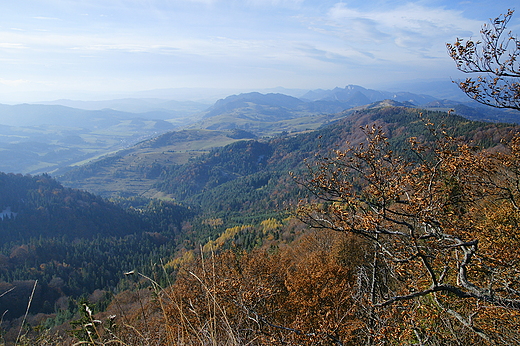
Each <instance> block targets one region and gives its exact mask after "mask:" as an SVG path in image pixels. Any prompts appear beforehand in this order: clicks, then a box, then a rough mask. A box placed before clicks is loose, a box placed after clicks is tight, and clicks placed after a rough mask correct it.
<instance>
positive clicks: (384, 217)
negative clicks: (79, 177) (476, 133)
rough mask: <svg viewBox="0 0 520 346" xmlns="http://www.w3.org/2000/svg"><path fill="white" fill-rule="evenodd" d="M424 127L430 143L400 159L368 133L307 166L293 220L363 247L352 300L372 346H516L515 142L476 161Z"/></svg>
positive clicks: (518, 158)
mask: <svg viewBox="0 0 520 346" xmlns="http://www.w3.org/2000/svg"><path fill="white" fill-rule="evenodd" d="M429 126H430V127H431V128H432V133H434V134H435V135H436V137H437V140H436V142H435V143H428V145H423V144H421V143H419V141H418V140H417V139H415V138H411V139H410V150H409V152H408V154H407V155H406V157H404V156H401V155H398V154H396V153H395V152H393V151H392V150H391V149H390V146H389V144H388V140H387V138H386V137H385V135H384V133H383V131H382V129H381V128H378V127H375V126H373V127H366V128H365V133H366V135H367V141H366V142H364V143H362V144H360V145H358V146H355V147H352V148H351V149H349V150H346V151H339V150H338V151H334V152H333V153H332V155H330V157H322V158H321V159H319V160H317V162H316V163H315V164H309V165H308V167H309V176H308V177H307V178H306V179H305V180H304V181H303V184H304V185H305V186H306V187H307V188H308V190H309V191H310V192H311V195H313V196H314V197H317V200H315V202H314V203H309V202H308V201H305V202H302V203H301V205H300V207H299V216H300V218H301V219H302V220H303V221H304V222H306V223H307V224H309V225H310V226H312V227H313V228H316V229H324V230H333V231H337V232H342V233H348V234H353V235H357V236H358V237H360V238H362V239H364V240H365V241H366V242H368V243H369V244H372V246H371V247H368V249H372V250H371V251H370V256H371V261H370V262H371V263H369V264H370V265H369V266H365V269H364V270H362V271H359V273H358V290H359V291H360V292H361V296H362V297H363V299H364V302H365V304H366V307H367V311H369V313H367V319H366V321H367V322H366V323H367V326H369V327H370V326H372V329H371V330H372V333H373V335H372V339H371V340H372V342H373V343H374V344H377V343H378V342H383V341H382V340H389V339H393V340H396V341H397V342H399V343H412V344H413V343H416V344H421V345H422V344H443V345H447V344H519V343H520V336H519V334H518V330H519V328H520V266H519V264H520V252H519V251H518V249H519V248H520V229H519V226H520V136H519V135H518V134H516V135H514V134H512V135H511V136H510V138H509V141H508V143H504V144H503V145H500V146H498V147H495V148H494V149H493V150H484V149H481V148H478V147H476V146H474V145H470V144H468V143H465V142H463V141H460V140H457V139H456V138H452V137H450V136H448V135H447V134H446V133H444V132H443V131H440V130H439V131H436V130H434V129H433V126H432V124H429ZM378 340H379V341H378Z"/></svg>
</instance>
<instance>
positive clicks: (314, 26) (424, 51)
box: [0, 0, 520, 102]
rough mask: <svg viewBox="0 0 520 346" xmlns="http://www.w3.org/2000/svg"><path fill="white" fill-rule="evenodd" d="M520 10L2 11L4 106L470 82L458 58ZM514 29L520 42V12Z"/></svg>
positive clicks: (287, 3)
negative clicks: (490, 24)
mask: <svg viewBox="0 0 520 346" xmlns="http://www.w3.org/2000/svg"><path fill="white" fill-rule="evenodd" d="M515 3H517V0H515V1H509V0H503V1H488V0H486V1H460V2H457V1H453V0H446V1H440V0H439V1H437V0H431V1H430V0H425V1H367V0H353V1H328V0H323V1H306V0H229V1H227V0H77V1H72V0H34V1H25V0H17V1H4V3H3V4H2V9H1V11H0V95H1V96H0V101H1V102H8V101H9V98H11V99H12V100H13V101H15V100H18V99H20V100H22V99H26V101H31V100H29V98H32V99H33V100H32V101H36V100H38V98H39V99H41V100H43V99H53V98H54V99H57V98H61V97H67V98H77V99H81V98H82V97H83V98H84V97H86V96H85V95H89V97H91V98H98V99H103V98H105V99H106V98H110V96H113V95H124V94H130V93H132V92H135V91H140V90H152V89H165V88H225V89H237V90H239V89H244V90H246V89H263V88H273V87H278V86H281V87H285V88H303V89H317V88H324V89H329V88H334V87H336V86H339V87H344V86H345V85H347V84H358V85H361V86H365V87H374V88H377V86H378V85H382V84H388V83H390V82H393V81H405V80H412V79H430V78H442V79H447V80H449V79H450V78H460V74H458V73H457V71H456V69H455V66H454V64H453V62H452V61H451V60H450V58H449V57H448V56H447V54H446V48H445V43H446V42H453V41H454V40H455V38H456V37H463V38H468V37H474V38H475V37H478V35H479V34H478V32H479V30H480V27H481V26H482V24H484V23H485V22H487V21H488V20H489V18H491V17H496V16H498V15H499V14H500V13H504V12H505V11H506V10H507V9H508V8H514V7H515ZM509 28H510V29H512V30H513V31H514V32H516V33H519V34H520V9H519V10H518V13H516V14H515V16H514V17H513V20H512V21H511V23H510V25H509Z"/></svg>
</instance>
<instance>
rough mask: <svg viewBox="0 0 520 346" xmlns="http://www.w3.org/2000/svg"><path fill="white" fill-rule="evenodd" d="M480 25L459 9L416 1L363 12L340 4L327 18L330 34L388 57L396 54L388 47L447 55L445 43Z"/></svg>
mask: <svg viewBox="0 0 520 346" xmlns="http://www.w3.org/2000/svg"><path fill="white" fill-rule="evenodd" d="M480 25H481V22H479V21H474V20H468V19H465V18H464V17H463V16H462V13H461V12H460V11H454V10H446V9H444V8H432V7H425V6H422V5H419V4H415V3H408V4H406V5H399V6H398V7H395V8H393V9H390V10H384V11H382V10H378V9H374V10H372V11H361V10H357V9H353V8H349V7H347V5H345V4H344V3H338V4H336V5H334V6H333V7H332V8H331V9H330V11H329V13H328V18H327V26H328V30H329V33H333V34H335V35H339V36H341V37H342V38H343V39H344V40H345V41H347V42H349V45H355V44H362V45H363V46H367V47H370V46H371V47H372V50H373V51H374V52H377V51H380V54H376V55H379V56H381V57H382V56H386V57H387V58H388V57H390V56H392V54H393V53H396V52H391V51H389V49H393V50H395V49H397V48H403V49H406V50H408V51H409V52H412V53H413V52H414V51H416V52H418V53H420V52H425V51H428V52H430V54H431V55H433V56H438V57H441V56H442V57H445V56H446V55H445V48H444V44H445V43H446V42H450V41H452V40H453V39H454V37H456V36H469V35H471V34H472V33H475V32H478V30H479V28H480ZM381 44H383V46H385V50H384V51H382V50H381V48H382V46H381ZM392 46H393V48H392Z"/></svg>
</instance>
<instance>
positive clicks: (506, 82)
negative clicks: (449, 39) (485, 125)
mask: <svg viewBox="0 0 520 346" xmlns="http://www.w3.org/2000/svg"><path fill="white" fill-rule="evenodd" d="M513 12H514V10H508V11H507V13H506V14H504V15H501V16H499V17H497V18H495V19H493V20H491V23H490V24H487V25H484V26H483V27H482V30H480V34H481V37H482V41H474V40H467V41H464V40H463V39H457V40H456V42H455V43H453V44H451V43H448V44H447V45H446V46H447V48H448V54H449V55H450V57H451V58H452V59H453V60H454V61H455V63H456V64H457V69H459V70H460V71H462V72H464V73H477V74H479V76H478V77H477V78H467V79H466V80H464V81H460V82H458V85H459V87H460V89H461V90H462V91H463V92H464V93H466V94H467V95H468V96H469V97H471V98H472V99H474V100H475V101H477V102H480V103H482V104H485V105H489V106H493V107H497V108H511V109H516V110H520V83H519V82H518V78H520V62H519V60H518V59H519V58H520V40H519V39H518V37H516V36H515V35H513V33H512V32H511V31H507V30H506V26H507V24H508V23H509V21H510V20H511V16H512V15H513Z"/></svg>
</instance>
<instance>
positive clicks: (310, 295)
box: [0, 103, 519, 344]
mask: <svg viewBox="0 0 520 346" xmlns="http://www.w3.org/2000/svg"><path fill="white" fill-rule="evenodd" d="M341 117H342V118H343V119H342V120H339V121H336V122H334V123H332V124H329V125H326V126H323V127H321V128H320V129H318V130H315V131H307V132H304V133H300V134H290V133H284V134H282V135H279V136H276V137H274V138H248V137H254V136H250V134H249V133H246V132H240V131H235V132H233V133H229V135H230V136H224V137H225V138H228V139H229V140H230V144H228V145H225V146H222V147H219V148H214V149H211V150H206V151H207V152H205V153H198V154H197V155H193V156H191V158H186V159H185V160H184V161H183V162H180V161H178V160H172V161H174V162H172V161H169V160H168V155H172V156H174V155H177V154H178V153H176V152H174V151H172V149H171V148H172V146H174V145H175V143H184V144H185V143H186V142H185V141H184V139H185V137H186V136H190V135H193V132H190V131H187V132H178V133H173V134H171V135H169V136H163V137H159V138H158V139H155V140H152V141H148V142H143V143H140V144H139V148H141V149H140V150H145V152H146V155H150V157H153V158H154V159H153V161H152V162H153V165H152V166H150V167H152V168H153V174H152V173H151V171H147V170H143V167H145V165H141V166H139V165H135V166H132V165H127V166H125V168H124V169H125V170H126V173H125V174H133V175H134V176H137V177H139V175H141V177H142V178H144V177H145V176H146V175H147V177H148V178H147V179H148V180H149V182H148V184H149V186H153V189H154V190H155V191H156V193H157V194H160V195H161V196H163V200H153V199H148V198H144V197H140V196H138V194H139V193H136V194H135V195H133V196H132V195H130V194H129V193H128V190H126V193H125V195H124V196H121V195H120V196H119V197H115V196H114V197H113V198H112V199H111V200H110V201H108V200H105V199H102V198H101V197H97V196H95V195H92V194H90V193H88V192H85V191H81V190H76V189H71V188H66V187H63V186H62V185H61V184H60V183H58V182H57V181H56V180H54V179H52V178H51V177H49V176H47V175H41V176H34V177H32V176H22V175H13V174H2V175H1V176H0V178H1V180H0V181H1V184H0V189H1V193H0V196H1V199H0V207H1V209H2V210H3V212H2V215H3V218H2V220H0V229H1V232H2V234H3V236H2V237H3V239H5V241H4V245H3V247H2V254H1V256H0V260H1V264H0V280H1V282H0V284H1V287H2V289H1V291H0V294H2V293H5V294H4V295H2V296H1V297H0V307H1V308H2V309H3V310H4V311H7V310H8V311H9V312H6V314H5V319H4V325H3V329H4V330H5V331H8V334H7V335H6V336H5V339H6V340H12V338H13V333H14V334H16V332H17V331H18V330H19V329H18V326H19V324H20V323H21V316H22V315H23V314H24V312H25V309H26V307H27V305H26V302H27V297H28V295H30V291H31V289H32V288H33V287H37V290H36V291H35V293H34V298H33V302H32V304H31V308H30V312H31V313H32V314H36V313H38V312H41V313H45V314H46V316H47V317H50V318H48V319H45V317H43V316H40V317H41V318H40V319H33V320H31V321H32V322H31V323H32V325H33V326H34V325H37V324H38V323H44V325H45V326H47V327H54V326H59V325H61V324H62V323H63V322H66V321H68V320H77V321H78V320H79V321H83V322H80V323H79V324H73V325H68V326H65V327H60V328H62V329H63V328H65V329H67V328H68V329H75V330H76V332H74V333H73V334H74V335H75V338H76V339H74V340H76V341H77V340H78V338H79V340H83V341H89V337H88V335H92V334H88V333H87V334H85V333H86V331H88V330H90V329H89V328H90V327H88V328H87V327H84V326H83V327H82V324H81V323H83V324H84V325H85V324H86V323H87V322H88V321H89V318H90V319H92V318H93V317H89V316H90V315H89V313H88V312H87V310H85V309H84V305H82V304H83V303H86V304H87V305H88V306H91V307H92V309H94V311H95V312H100V313H101V312H102V311H103V310H105V309H107V311H106V312H105V313H104V314H101V315H99V316H100V317H99V318H104V317H106V316H108V315H112V314H113V315H115V316H117V317H115V320H114V321H115V323H124V324H125V325H127V326H128V325H132V326H134V327H132V328H135V329H125V328H127V327H124V328H123V329H121V330H120V333H123V334H124V335H126V337H128V338H134V339H132V340H134V341H130V340H131V339H124V337H123V338H122V339H119V340H120V341H121V342H123V341H124V340H126V341H125V342H127V343H128V342H130V343H131V344H139V342H143V341H142V340H143V339H141V337H143V336H142V335H144V334H146V338H150V340H152V339H153V340H155V341H157V342H158V343H159V344H160V343H161V342H162V341H159V340H170V342H173V341H172V340H173V339H175V338H176V337H174V336H173V335H170V334H167V335H164V334H163V331H164V330H170V329H169V328H171V330H175V333H178V335H183V336H182V338H183V339H182V340H184V341H183V342H181V344H183V343H184V344H191V343H192V342H195V340H196V339H197V332H196V330H200V333H214V334H213V336H211V338H214V339H213V340H214V341H215V342H216V343H217V344H222V343H227V341H226V340H229V338H233V337H237V338H238V337H240V338H242V339H241V340H254V339H255V338H258V340H259V341H258V342H259V344H266V342H268V340H270V341H269V342H271V343H273V344H283V343H284V340H286V341H287V342H288V343H289V344H291V343H300V344H312V342H315V344H316V343H318V344H325V343H327V342H329V343H330V342H333V343H336V344H337V342H336V341H338V340H351V341H352V342H354V343H356V342H361V340H365V339H364V338H366V335H369V334H370V333H372V334H370V335H372V336H371V337H375V336H374V335H376V334H377V335H379V337H383V336H384V335H387V334H385V333H386V332H385V331H384V330H382V329H377V328H379V327H377V328H376V326H372V327H371V326H369V325H367V324H366V323H368V322H367V319H365V317H363V316H365V315H364V314H365V313H366V311H365V312H364V310H363V309H366V308H367V306H362V305H356V304H354V303H353V302H356V301H357V300H356V299H357V298H356V297H357V296H356V294H358V293H359V292H358V291H356V290H357V289H358V288H359V287H358V286H357V285H358V284H360V281H359V280H360V279H359V278H360V277H359V273H361V272H365V273H368V272H369V271H370V270H375V269H374V268H375V267H373V266H372V267H371V265H370V263H372V262H370V261H371V259H370V256H372V255H373V251H372V250H370V249H371V248H370V246H371V245H370V246H369V243H367V242H366V239H363V238H362V237H361V238H359V237H356V236H346V237H345V234H343V235H342V234H341V232H332V233H314V232H313V231H311V230H309V229H308V227H307V226H306V225H305V224H304V223H302V222H301V221H299V219H303V217H301V215H300V216H299V217H296V216H297V205H298V204H300V205H301V203H304V204H303V205H309V206H310V205H313V203H314V202H315V201H317V199H316V198H318V197H319V196H318V195H315V194H314V195H313V194H312V193H310V192H312V191H313V190H312V189H311V188H310V186H309V182H318V181H319V179H318V178H317V177H316V176H313V174H314V173H313V172H314V171H313V168H312V167H315V166H314V165H315V164H319V163H320V162H327V160H329V159H330V158H332V157H334V156H337V155H339V154H338V153H341V152H343V151H344V150H347V149H348V148H352V147H357V146H358V145H360V144H361V143H365V144H364V145H367V144H366V138H367V136H368V132H370V129H371V128H372V127H374V128H377V129H380V131H381V133H384V136H385V138H386V137H387V138H388V140H387V143H388V147H386V148H387V149H388V150H390V151H391V152H392V153H395V154H396V155H399V156H400V157H402V158H403V159H405V160H410V162H413V163H414V164H416V163H417V162H418V161H417V158H418V157H417V154H418V153H419V152H422V151H418V150H416V149H414V146H413V143H421V145H423V146H424V147H425V148H428V147H434V146H435V145H436V144H435V143H437V142H438V141H439V138H441V137H442V138H444V137H445V138H453V139H455V138H456V139H457V140H460V141H462V142H463V143H468V144H469V145H471V146H474V147H475V150H477V148H481V149H482V148H493V151H501V150H503V148H504V144H503V143H502V141H506V142H508V141H511V139H512V138H513V137H514V136H515V133H518V131H519V129H518V127H517V126H514V125H509V124H491V123H485V122H475V121H470V120H467V119H465V118H462V117H460V116H458V115H455V114H453V113H444V112H432V111H421V110H418V109H415V108H409V107H403V106H395V104H394V105H389V103H386V106H385V104H378V105H374V106H373V107H369V108H365V109H360V110H353V111H352V110H351V111H348V112H345V113H344V114H343V115H342V116H341ZM367 126H368V127H367ZM367 131H368V132H367ZM206 135H208V134H206ZM218 136H219V138H220V139H223V138H224V137H222V133H219V134H218ZM233 136H234V137H236V138H232V137H233ZM183 138H184V139H183ZM197 138H199V137H197ZM409 138H414V139H413V141H412V143H411V142H410V141H409ZM504 143H505V142H504ZM165 148H169V149H168V150H165ZM362 148H363V147H362ZM207 149H209V148H207ZM421 150H422V149H421ZM478 150H480V149H478ZM133 153H136V152H135V151H133V152H132V154H133ZM155 153H159V154H160V155H156V154H155ZM425 153H427V154H426V155H425V156H424V157H423V159H425V160H429V158H433V157H434V156H435V155H433V154H432V153H430V154H428V151H427V150H426V151H425ZM122 157H124V155H123V156H120V157H113V158H111V159H105V160H102V161H99V162H98V163H93V164H91V165H88V166H85V167H82V168H81V169H79V170H76V171H73V172H71V173H70V174H69V175H68V179H70V180H69V181H72V180H73V179H77V181H76V183H77V184H78V185H80V184H81V181H82V179H92V178H93V177H95V176H96V175H97V174H99V173H100V172H102V171H108V170H111V169H113V167H119V169H121V168H122V166H121V162H120V161H119V160H122ZM138 157H139V156H138V155H137V156H135V157H134V158H138ZM159 158H162V159H161V160H159ZM118 161H119V162H118ZM136 162H138V160H137V159H136ZM335 162H336V161H335ZM335 164H337V162H336V163H335ZM112 165H117V166H112ZM330 167H333V166H330ZM338 167H340V166H338ZM309 169H310V170H309ZM120 172H122V171H120ZM332 177H334V176H332ZM142 178H139V179H142ZM320 179H321V178H320ZM320 186H321V185H320ZM326 186H328V185H326ZM353 186H357V188H359V189H362V188H363V185H362V184H361V180H359V181H354V185H353ZM454 189H455V187H454ZM165 196H166V197H167V198H164V197H165ZM302 201H303V202H302ZM329 205H331V206H334V205H335V204H334V203H332V201H327V202H326V203H324V204H318V207H319V206H323V207H325V206H329ZM318 207H317V208H318ZM315 210H316V211H319V210H321V209H319V208H318V209H315ZM309 215H314V214H312V213H311V214H309ZM4 235H5V237H4ZM208 261H209V262H208ZM209 268H211V269H209ZM125 272H126V273H127V274H128V275H125ZM378 275H379V274H378ZM385 275H386V274H385ZM212 277H213V279H212ZM35 280H38V281H37V283H36V282H35ZM212 280H213V281H212ZM356 280H357V281H356ZM362 284H363V285H365V284H366V283H362ZM143 287H150V289H151V292H152V294H151V295H150V291H149V290H148V291H146V292H148V293H146V292H145V291H140V290H139V288H143ZM168 287H169V288H168ZM356 287H358V288H356ZM389 287H390V286H388V287H386V288H384V289H390V288H389ZM392 287H393V288H392V289H394V288H396V287H397V286H395V287H394V286H392ZM382 289H383V288H382ZM357 292H358V293H357ZM378 294H379V293H378ZM380 294H382V295H383V296H384V295H385V293H384V292H380ZM154 297H157V299H155V298H154ZM208 299H210V300H213V301H214V302H215V304H218V305H219V307H218V308H217V310H211V309H212V308H210V307H209V306H208V305H207V302H208ZM172 302H178V303H174V304H172ZM217 302H218V303H217ZM158 303H160V304H159V305H157V304H158ZM161 304H162V305H161ZM184 304H188V305H184ZM82 311H83V315H82V314H81V313H82ZM389 313H390V312H389ZM192 314H193V315H192ZM337 314H340V315H341V316H343V317H340V316H339V315H337ZM427 315H428V312H424V316H427ZM255 316H256V317H255ZM378 316H379V315H378ZM421 316H422V315H421ZM96 318H97V317H96ZM255 318H256V320H255ZM406 318H408V317H406V316H405V317H403V318H402V319H398V320H396V321H397V322H396V323H397V325H396V328H401V327H402V328H405V327H404V326H405V325H406V323H408V322H406V321H408V320H407V319H406ZM424 318H426V317H424ZM226 319H227V321H228V322H229V325H228V326H227V327H226V326H223V325H222V324H221V322H222V321H225V320H226ZM210 320H211V321H214V323H215V324H214V325H212V326H208V325H207V323H206V322H205V321H210ZM42 321H45V322H42ZM123 321H124V322H123ZM254 321H256V322H254ZM443 321H444V320H443ZM96 323H97V322H96ZM439 323H441V322H439ZM442 323H444V322H442ZM450 323H451V322H450ZM165 324H167V325H168V327H165ZM186 324H187V325H191V326H194V327H193V328H195V329H193V328H192V327H189V328H188V327H186V328H187V329H183V328H184V327H182V326H183V325H186ZM349 326H350V327H349ZM355 326H358V327H355ZM105 327H106V328H108V326H105V325H103V327H101V326H99V328H100V329H99V330H98V331H97V332H95V333H99V335H96V338H99V339H100V340H101V339H104V340H107V341H108V340H110V338H114V337H115V335H116V334H117V333H116V334H113V333H112V332H113V331H110V330H109V329H104V328H105ZM452 327H453V328H455V329H457V330H459V327H458V326H452ZM208 328H209V329H208ZM211 328H213V329H211ZM226 328H232V329H231V330H229V329H226ZM244 328H245V329H244ZM370 328H372V331H370V330H371V329H370ZM405 329H406V328H405ZM101 330H104V331H103V332H102V331H101ZM154 330H155V332H153V331H154ZM243 330H250V332H248V333H250V334H247V333H246V334H247V335H246V334H242V331H243ZM136 331H137V332H136ZM90 332H91V333H94V331H93V330H90ZM388 332H389V333H394V332H395V330H394V329H392V330H389V331H388ZM82 333H83V334H82ZM111 333H112V334H111ZM125 333H126V334H125ZM367 333H368V334H367ZM378 333H379V334H378ZM123 334H117V335H120V336H118V337H122V336H121V335H123ZM31 335H32V336H31ZM62 335H63V334H62ZM139 335H141V337H140V336H139ZM260 335H263V336H262V337H260ZM407 335H408V334H407ZM40 336H41V335H40ZM27 337H37V334H32V333H28V334H27ZM407 337H408V336H407ZM154 338H155V339H154ZM172 338H173V339H172ZM410 338H411V337H410ZM410 338H409V339H408V340H411V339H410ZM441 339H442V338H441ZM441 339H439V340H441ZM71 340H72V339H71ZM112 340H116V339H112ZM136 340H141V341H136ZM327 340H328V341H327ZM356 340H357V341H356ZM465 340H474V339H471V337H468V338H467V339H465ZM155 341H154V342H155ZM71 342H72V341H71ZM244 342H245V341H244ZM341 342H343V341H341ZM241 343H242V342H238V341H237V342H236V343H235V344H241Z"/></svg>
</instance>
